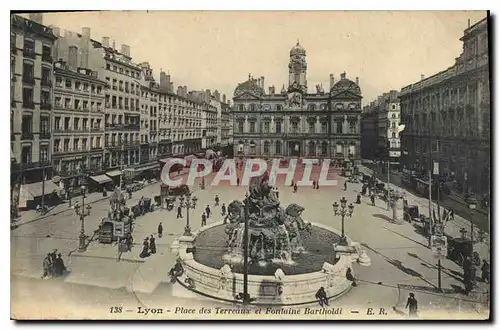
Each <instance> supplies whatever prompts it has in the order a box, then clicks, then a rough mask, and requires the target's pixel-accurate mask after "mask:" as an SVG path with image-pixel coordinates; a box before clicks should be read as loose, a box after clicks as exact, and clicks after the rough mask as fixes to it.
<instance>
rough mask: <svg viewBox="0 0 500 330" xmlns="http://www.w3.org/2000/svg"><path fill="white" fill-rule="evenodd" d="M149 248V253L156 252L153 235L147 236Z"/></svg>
mask: <svg viewBox="0 0 500 330" xmlns="http://www.w3.org/2000/svg"><path fill="white" fill-rule="evenodd" d="M149 250H150V251H151V254H155V253H156V242H155V238H154V236H153V235H151V237H150V238H149Z"/></svg>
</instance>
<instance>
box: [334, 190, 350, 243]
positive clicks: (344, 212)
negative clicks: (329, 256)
mask: <svg viewBox="0 0 500 330" xmlns="http://www.w3.org/2000/svg"><path fill="white" fill-rule="evenodd" d="M332 206H333V213H334V214H335V215H340V216H341V217H342V237H340V242H339V244H342V245H346V244H347V240H346V237H345V233H344V221H345V217H351V216H352V213H353V212H354V205H352V203H350V204H349V206H347V199H345V197H342V199H341V200H340V209H339V204H338V203H337V202H334V203H333V205H332Z"/></svg>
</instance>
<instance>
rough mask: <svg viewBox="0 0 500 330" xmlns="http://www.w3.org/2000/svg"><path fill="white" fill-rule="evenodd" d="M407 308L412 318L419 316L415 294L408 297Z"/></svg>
mask: <svg viewBox="0 0 500 330" xmlns="http://www.w3.org/2000/svg"><path fill="white" fill-rule="evenodd" d="M405 308H409V313H408V314H409V315H410V317H416V316H417V312H418V301H417V299H415V294H414V293H410V295H409V296H408V301H407V302H406V307H405Z"/></svg>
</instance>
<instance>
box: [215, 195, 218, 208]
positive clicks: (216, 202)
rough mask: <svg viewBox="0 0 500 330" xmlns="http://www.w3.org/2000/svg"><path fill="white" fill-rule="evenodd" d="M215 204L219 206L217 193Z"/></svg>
mask: <svg viewBox="0 0 500 330" xmlns="http://www.w3.org/2000/svg"><path fill="white" fill-rule="evenodd" d="M215 206H219V195H215Z"/></svg>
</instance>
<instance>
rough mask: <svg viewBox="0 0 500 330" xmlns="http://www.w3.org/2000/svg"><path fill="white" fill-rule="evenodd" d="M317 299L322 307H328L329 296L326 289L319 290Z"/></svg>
mask: <svg viewBox="0 0 500 330" xmlns="http://www.w3.org/2000/svg"><path fill="white" fill-rule="evenodd" d="M316 299H318V303H319V305H320V306H321V307H324V306H325V305H326V306H328V296H327V295H326V291H325V288H324V287H321V288H319V290H318V291H317V292H316Z"/></svg>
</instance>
